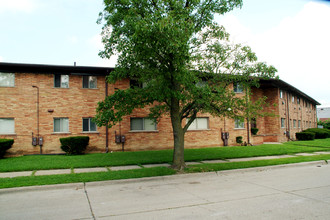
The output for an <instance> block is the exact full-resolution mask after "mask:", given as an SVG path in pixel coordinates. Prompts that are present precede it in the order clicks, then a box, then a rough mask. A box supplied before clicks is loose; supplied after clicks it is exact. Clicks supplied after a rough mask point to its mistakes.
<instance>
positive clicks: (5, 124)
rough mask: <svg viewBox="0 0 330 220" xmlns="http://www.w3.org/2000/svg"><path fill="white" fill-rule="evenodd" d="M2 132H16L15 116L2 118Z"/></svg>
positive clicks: (0, 120)
mask: <svg viewBox="0 0 330 220" xmlns="http://www.w3.org/2000/svg"><path fill="white" fill-rule="evenodd" d="M0 134H15V121H14V119H13V118H0Z"/></svg>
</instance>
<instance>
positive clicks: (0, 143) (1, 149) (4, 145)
mask: <svg viewBox="0 0 330 220" xmlns="http://www.w3.org/2000/svg"><path fill="white" fill-rule="evenodd" d="M13 144H14V140H13V139H0V158H3V156H4V155H5V154H6V151H7V150H8V149H10V148H11V146H12V145H13Z"/></svg>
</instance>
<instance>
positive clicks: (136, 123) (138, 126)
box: [131, 118, 143, 130]
mask: <svg viewBox="0 0 330 220" xmlns="http://www.w3.org/2000/svg"><path fill="white" fill-rule="evenodd" d="M131 130H143V119H142V118H131Z"/></svg>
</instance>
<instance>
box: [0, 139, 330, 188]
mask: <svg viewBox="0 0 330 220" xmlns="http://www.w3.org/2000/svg"><path fill="white" fill-rule="evenodd" d="M315 151H330V139H324V140H315V141H308V142H306V141H304V142H298V141H297V142H289V143H285V144H281V145H260V146H248V147H217V148H204V149H186V150H185V159H186V161H201V160H210V159H230V158H243V157H253V156H269V155H283V154H295V153H302V152H315ZM171 160H172V151H171V150H162V151H142V152H115V153H109V154H87V155H79V156H65V155H54V156H46V155H37V156H22V157H16V158H7V159H2V160H0V172H8V171H22V170H41V169H58V168H78V167H98V166H118V165H130V164H148V163H164V162H167V163H170V162H171ZM320 160H325V161H327V160H330V155H329V154H328V155H316V156H297V157H291V158H281V159H272V160H258V161H243V162H228V163H219V164H199V165H190V166H188V168H186V169H185V171H184V172H187V173H193V172H210V171H221V170H229V169H240V168H249V167H260V166H270V165H279V164H289V163H300V162H307V161H320ZM175 173H176V171H175V170H172V169H170V168H167V167H154V168H142V169H136V170H122V171H108V172H94V173H79V174H62V175H47V176H25V177H14V178H1V179H0V180H1V181H0V188H11V187H21V186H34V185H49V184H61V183H77V182H91V181H104V180H116V179H129V178H142V177H151V176H164V175H172V174H175Z"/></svg>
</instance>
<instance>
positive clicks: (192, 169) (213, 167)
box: [185, 155, 330, 173]
mask: <svg viewBox="0 0 330 220" xmlns="http://www.w3.org/2000/svg"><path fill="white" fill-rule="evenodd" d="M329 159H330V155H316V156H297V157H289V158H280V159H271V160H254V161H241V162H231V163H218V164H210V163H209V164H208V163H205V164H198V165H190V166H188V168H186V169H185V172H187V173H199V172H212V171H221V170H233V169H244V168H252V167H263V166H273V165H282V164H291V163H302V162H310V161H322V160H329Z"/></svg>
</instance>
